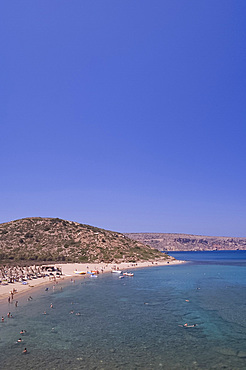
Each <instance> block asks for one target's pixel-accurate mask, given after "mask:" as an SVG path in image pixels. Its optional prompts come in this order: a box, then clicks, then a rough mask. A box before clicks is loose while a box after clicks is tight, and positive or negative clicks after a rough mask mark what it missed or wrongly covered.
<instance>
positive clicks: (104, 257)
mask: <svg viewBox="0 0 246 370" xmlns="http://www.w3.org/2000/svg"><path fill="white" fill-rule="evenodd" d="M160 258H167V256H163V254H162V253H160V252H159V251H158V250H156V249H154V248H152V247H149V246H146V245H144V244H143V243H142V242H138V241H136V240H132V239H129V238H128V237H127V236H125V235H123V234H120V233H117V232H113V231H108V230H103V229H99V228H97V227H93V226H89V225H84V224H79V223H77V222H72V221H65V220H61V219H59V218H39V217H34V218H24V219H21V220H16V221H11V222H8V223H3V224H0V262H2V263H5V262H9V261H13V262H20V261H25V262H26V261H32V262H33V261H37V262H43V261H69V262H113V261H114V262H120V261H125V262H130V261H132V262H136V261H144V260H150V259H160Z"/></svg>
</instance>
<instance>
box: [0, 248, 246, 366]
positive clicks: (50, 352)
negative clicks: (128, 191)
mask: <svg viewBox="0 0 246 370" xmlns="http://www.w3.org/2000/svg"><path fill="white" fill-rule="evenodd" d="M175 253H176V255H175ZM177 253H178V252H174V254H173V255H174V256H175V258H178V255H177ZM182 253H183V252H182ZM184 253H190V255H189V256H188V255H186V257H185V256H184V255H183V256H180V255H179V258H181V257H182V258H181V259H185V258H186V260H188V261H190V262H187V263H185V264H182V265H176V266H175V265H172V266H171V265H170V266H163V267H161V266H156V267H150V268H144V269H136V270H134V277H125V278H123V279H119V278H118V276H114V274H100V275H99V276H98V278H79V277H78V278H76V280H75V283H73V282H71V281H70V280H64V281H63V282H60V283H59V284H57V285H56V286H55V287H54V289H52V286H51V287H49V289H48V291H45V287H41V288H40V289H39V290H37V291H35V292H33V294H32V298H33V299H31V300H27V296H22V297H20V298H19V305H18V307H14V305H12V304H10V305H8V306H7V305H2V306H1V308H0V309H1V312H0V314H1V315H4V316H5V317H6V313H7V312H8V311H10V312H11V313H12V314H13V318H12V319H7V318H6V319H5V321H4V323H1V324H0V368H1V369H4V370H5V369H23V368H24V369H27V370H29V369H85V368H87V369H161V368H163V369H213V368H214V369H222V368H224V369H225V368H227V369H245V368H246V271H245V269H246V258H245V253H241V251H236V252H235V253H232V254H230V253H229V256H228V253H227V252H225V253H222V254H220V253H221V252H210V253H214V254H213V257H211V256H209V255H208V254H206V253H205V254H204V253H200V252H184ZM194 253H199V255H198V254H195V255H194ZM218 253H219V254H218ZM170 254H171V252H170ZM217 254H218V255H217ZM202 255H203V256H204V257H202ZM230 256H231V257H230ZM61 288H62V289H61ZM51 303H52V304H53V308H50V304H51ZM44 311H46V315H44V314H43V313H44ZM76 314H77V315H76ZM78 314H80V315H78ZM186 323H187V324H188V326H191V327H185V326H184V325H185V324H186ZM193 325H195V326H193ZM22 329H25V330H26V334H25V335H22V342H21V343H16V342H17V340H18V338H19V337H20V336H21V335H20V334H19V333H20V331H21V330H22ZM25 347H26V348H27V350H28V353H27V354H26V355H24V354H22V351H23V349H24V348H25Z"/></svg>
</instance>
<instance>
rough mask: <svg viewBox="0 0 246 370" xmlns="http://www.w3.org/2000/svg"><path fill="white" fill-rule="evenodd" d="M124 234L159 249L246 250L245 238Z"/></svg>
mask: <svg viewBox="0 0 246 370" xmlns="http://www.w3.org/2000/svg"><path fill="white" fill-rule="evenodd" d="M124 235H125V236H127V237H128V238H131V239H134V240H137V241H139V242H141V243H143V244H147V245H150V246H152V247H153V248H156V249H158V250H160V251H213V250H246V238H235V237H233V238H230V237H222V236H221V237H219V236H218V237H217V236H201V235H191V234H167V233H128V234H124Z"/></svg>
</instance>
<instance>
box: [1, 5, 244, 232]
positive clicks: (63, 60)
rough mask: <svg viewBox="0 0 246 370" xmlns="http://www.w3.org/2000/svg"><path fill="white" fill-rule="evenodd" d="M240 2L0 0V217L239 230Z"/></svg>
mask: <svg viewBox="0 0 246 370" xmlns="http://www.w3.org/2000/svg"><path fill="white" fill-rule="evenodd" d="M245 19H246V2H245V1H244V0H242V1H240V0H238V1H234V0H231V1H228V0H220V1H219V0H218V1H214V0H201V1H197V0H189V1H183V0H179V1H177V0H165V1H163V0H151V1H150V0H149V1H146V0H141V1H132V0H131V1H130V0H129V1H128V0H124V1H115V0H103V1H102V0H83V1H81V0H73V1H69V0H66V1H64V0H59V1H58V0H53V1H50V0H49V1H47V0H36V1H33V0H30V1H27V0H24V1H19V0H13V1H11V2H9V1H1V2H0V34H1V58H0V70H1V84H0V99H1V105H0V125H1V135H0V158H1V161H0V163H1V166H0V168H1V179H0V202H1V204H0V222H7V221H10V220H14V219H18V218H24V217H31V216H41V217H59V218H64V219H67V220H74V221H78V222H81V223H87V224H91V225H95V226H98V227H103V228H106V229H110V230H116V231H120V232H177V233H180V232H182V233H192V234H200V235H221V236H222V235H225V236H227V235H228V236H246V229H245V220H246V172H245V161H246V149H245V148H246V119H245V118H246V104H245V102H246V73H245V72H246V48H245V45H246V23H245Z"/></svg>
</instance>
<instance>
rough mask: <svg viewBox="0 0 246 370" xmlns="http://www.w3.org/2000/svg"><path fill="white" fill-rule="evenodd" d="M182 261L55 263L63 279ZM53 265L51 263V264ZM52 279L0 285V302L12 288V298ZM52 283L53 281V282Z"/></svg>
mask: <svg viewBox="0 0 246 370" xmlns="http://www.w3.org/2000/svg"><path fill="white" fill-rule="evenodd" d="M181 263H184V261H179V260H169V261H163V260H160V261H154V262H150V261H149V262H138V263H119V264H115V263H111V264H110V263H66V264H55V266H56V267H60V268H61V269H62V274H63V275H62V277H61V278H58V279H57V281H59V280H60V279H63V278H64V277H65V278H66V277H70V278H73V277H75V276H80V275H78V274H76V272H75V271H77V272H81V271H83V272H87V271H99V273H107V272H111V271H112V270H116V269H117V270H127V271H129V272H130V271H131V270H132V269H135V268H142V267H150V266H157V265H158V266H170V265H175V264H181ZM52 265H53V264H52ZM52 282H53V281H52V280H50V279H49V278H48V277H45V278H38V279H34V280H31V281H30V282H28V284H27V285H23V284H22V283H20V282H17V283H12V284H8V285H0V303H2V302H5V303H6V299H7V298H8V297H9V296H10V292H11V291H13V289H15V290H16V292H15V293H14V299H15V298H16V296H18V294H19V293H29V292H31V290H32V289H33V288H35V287H38V286H40V285H42V284H47V283H52ZM53 283H54V282H53Z"/></svg>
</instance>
